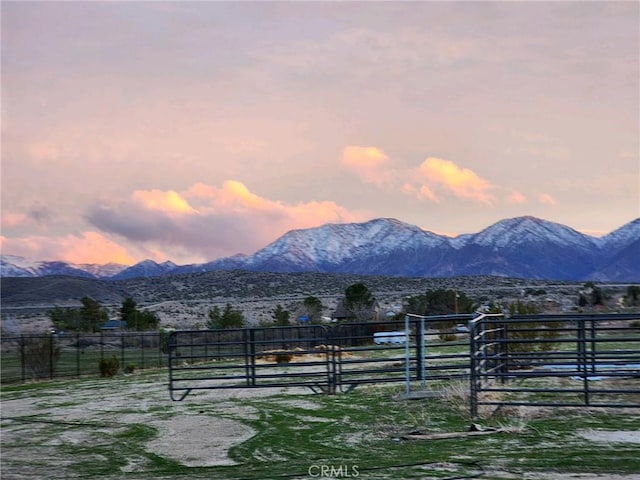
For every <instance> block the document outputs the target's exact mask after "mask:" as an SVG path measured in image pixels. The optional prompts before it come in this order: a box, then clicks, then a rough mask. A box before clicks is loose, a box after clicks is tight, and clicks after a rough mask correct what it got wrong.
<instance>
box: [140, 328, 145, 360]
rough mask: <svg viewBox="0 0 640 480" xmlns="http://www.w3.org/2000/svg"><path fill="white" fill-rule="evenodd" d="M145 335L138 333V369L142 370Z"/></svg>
mask: <svg viewBox="0 0 640 480" xmlns="http://www.w3.org/2000/svg"><path fill="white" fill-rule="evenodd" d="M144 347H145V334H144V333H143V332H140V368H144Z"/></svg>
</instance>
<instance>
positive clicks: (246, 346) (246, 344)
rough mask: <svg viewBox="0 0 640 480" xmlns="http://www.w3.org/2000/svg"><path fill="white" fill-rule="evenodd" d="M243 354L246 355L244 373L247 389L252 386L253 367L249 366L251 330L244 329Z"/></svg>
mask: <svg viewBox="0 0 640 480" xmlns="http://www.w3.org/2000/svg"><path fill="white" fill-rule="evenodd" d="M242 353H243V354H244V371H245V377H246V379H247V387H251V386H252V382H251V365H250V364H249V329H248V328H244V329H242Z"/></svg>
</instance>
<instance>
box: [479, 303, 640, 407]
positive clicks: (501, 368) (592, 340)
mask: <svg viewBox="0 0 640 480" xmlns="http://www.w3.org/2000/svg"><path fill="white" fill-rule="evenodd" d="M638 318H640V315H580V316H578V315H574V316H570V315H556V316H549V315H530V316H524V315H523V316H514V317H512V318H505V317H504V316H502V315H482V316H480V317H478V318H476V319H474V320H473V321H472V322H471V324H470V327H471V329H470V330H471V331H470V360H471V379H470V382H471V383H470V394H471V395H470V397H471V413H472V415H473V416H477V415H478V409H479V407H481V406H483V405H489V406H493V407H498V406H502V405H525V406H553V407H620V408H626V407H635V408H640V329H639V328H638V327H637V326H635V325H637V324H635V323H633V322H632V321H633V320H637V319H638Z"/></svg>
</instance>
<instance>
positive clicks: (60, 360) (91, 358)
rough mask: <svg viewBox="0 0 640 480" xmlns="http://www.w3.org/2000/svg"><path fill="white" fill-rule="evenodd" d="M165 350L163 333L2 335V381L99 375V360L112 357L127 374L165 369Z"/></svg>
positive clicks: (11, 381)
mask: <svg viewBox="0 0 640 480" xmlns="http://www.w3.org/2000/svg"><path fill="white" fill-rule="evenodd" d="M166 351H167V349H166V334H164V333H161V332H103V333H99V334H84V333H73V334H51V335H21V336H14V337H7V336H3V337H2V338H0V359H1V362H2V363H1V364H0V371H1V381H2V383H3V384H10V383H20V382H22V383H24V382H27V381H30V380H38V379H40V380H41V379H60V378H74V377H82V376H88V375H98V374H99V373H100V361H101V360H102V359H105V358H113V357H115V358H116V359H117V360H118V362H119V365H120V368H121V370H122V371H125V372H133V371H135V370H136V369H144V368H157V367H166V365H167V353H166Z"/></svg>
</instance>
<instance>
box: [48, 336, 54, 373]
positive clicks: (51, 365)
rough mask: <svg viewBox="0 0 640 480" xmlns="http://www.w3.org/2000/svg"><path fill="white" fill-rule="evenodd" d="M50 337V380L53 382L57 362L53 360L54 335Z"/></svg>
mask: <svg viewBox="0 0 640 480" xmlns="http://www.w3.org/2000/svg"><path fill="white" fill-rule="evenodd" d="M48 337H49V379H51V380H53V370H54V369H55V361H54V358H53V335H48Z"/></svg>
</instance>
